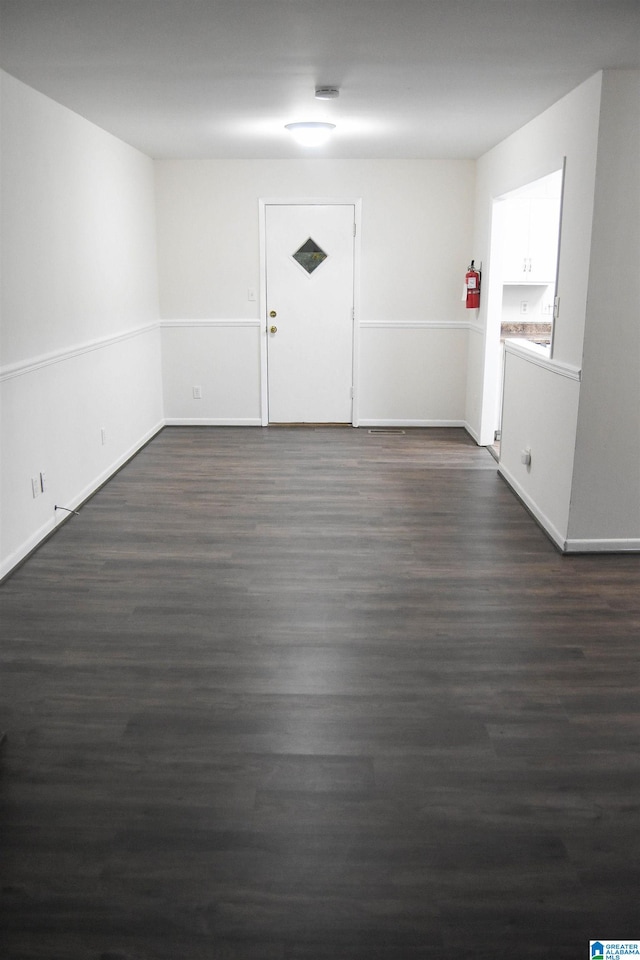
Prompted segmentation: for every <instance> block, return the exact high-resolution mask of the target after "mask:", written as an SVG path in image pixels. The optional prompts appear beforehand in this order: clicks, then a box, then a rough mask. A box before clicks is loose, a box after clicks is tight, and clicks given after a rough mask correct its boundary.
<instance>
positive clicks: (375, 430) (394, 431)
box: [367, 427, 406, 436]
mask: <svg viewBox="0 0 640 960" xmlns="http://www.w3.org/2000/svg"><path fill="white" fill-rule="evenodd" d="M367 433H375V434H380V433H382V434H391V435H396V434H400V435H402V436H404V434H405V433H406V430H403V429H402V428H401V427H372V429H371V430H367Z"/></svg>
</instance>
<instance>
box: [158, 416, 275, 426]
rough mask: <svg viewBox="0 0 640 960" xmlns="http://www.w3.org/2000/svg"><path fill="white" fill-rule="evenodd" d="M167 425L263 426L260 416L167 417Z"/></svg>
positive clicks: (165, 423)
mask: <svg viewBox="0 0 640 960" xmlns="http://www.w3.org/2000/svg"><path fill="white" fill-rule="evenodd" d="M164 425H165V427H261V426H262V420H261V419H260V417H165V421H164Z"/></svg>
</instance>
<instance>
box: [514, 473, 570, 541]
mask: <svg viewBox="0 0 640 960" xmlns="http://www.w3.org/2000/svg"><path fill="white" fill-rule="evenodd" d="M498 473H499V474H500V476H501V477H502V478H503V479H504V480H505V481H506V482H507V483H508V484H509V486H510V487H511V489H512V490H513V492H514V493H515V494H516V496H517V497H518V499H519V500H522V502H523V503H524V505H525V507H526V508H527V510H528V511H529V513H530V514H531V515H532V516H533V517H534V518H535V520H536V521H537V522H538V523H539V525H540V526H541V527H542V529H543V530H544V532H545V533H546V534H547V536H548V537H549V539H550V540H552V541H553V543H554V544H555V545H556V547H557V548H558V549H559V550H560V551H561V552H562V553H564V552H565V551H566V540H565V538H564V537H563V535H562V534H561V533H560V531H559V530H558V529H557V527H555V526H554V524H553V523H552V522H551V520H550V519H549V517H547V516H546V514H544V513H543V512H542V510H541V509H540V508H539V506H538V504H537V503H536V502H535V501H534V500H532V499H531V497H530V496H529V494H528V493H527V492H526V490H523V489H522V487H521V486H520V484H519V483H518V481H517V480H516V479H515V477H514V476H513V475H512V474H511V473H510V472H509V471H508V470H507V468H506V467H504V466H503V465H502V464H500V463H499V464H498Z"/></svg>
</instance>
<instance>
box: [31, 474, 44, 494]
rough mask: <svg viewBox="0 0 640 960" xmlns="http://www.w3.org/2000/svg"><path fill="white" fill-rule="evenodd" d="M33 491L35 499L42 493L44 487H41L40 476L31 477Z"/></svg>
mask: <svg viewBox="0 0 640 960" xmlns="http://www.w3.org/2000/svg"><path fill="white" fill-rule="evenodd" d="M31 493H32V494H33V499H34V500H35V498H36V497H39V496H40V494H41V493H42V488H41V487H40V477H31Z"/></svg>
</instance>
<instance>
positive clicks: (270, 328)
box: [269, 324, 278, 333]
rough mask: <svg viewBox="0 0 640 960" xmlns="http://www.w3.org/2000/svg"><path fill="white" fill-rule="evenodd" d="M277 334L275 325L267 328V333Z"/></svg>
mask: <svg viewBox="0 0 640 960" xmlns="http://www.w3.org/2000/svg"><path fill="white" fill-rule="evenodd" d="M277 332H278V328H277V327H276V326H275V324H274V325H273V326H272V327H269V333H277Z"/></svg>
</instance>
